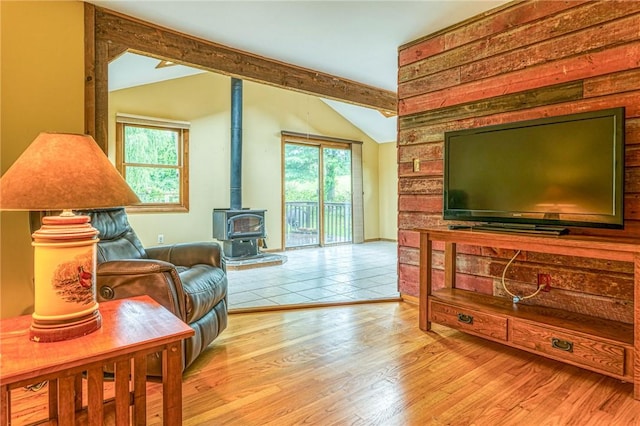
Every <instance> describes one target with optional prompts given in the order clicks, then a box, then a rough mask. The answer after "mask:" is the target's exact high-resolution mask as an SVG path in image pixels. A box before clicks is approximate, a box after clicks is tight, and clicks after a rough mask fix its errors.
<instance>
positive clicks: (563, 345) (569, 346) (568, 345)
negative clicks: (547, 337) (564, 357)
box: [551, 337, 573, 352]
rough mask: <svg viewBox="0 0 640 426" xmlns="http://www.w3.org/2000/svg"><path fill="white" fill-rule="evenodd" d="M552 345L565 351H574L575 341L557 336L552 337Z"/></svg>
mask: <svg viewBox="0 0 640 426" xmlns="http://www.w3.org/2000/svg"><path fill="white" fill-rule="evenodd" d="M551 346H552V347H554V348H556V349H560V350H561V351H565V352H573V343H572V342H569V341H568V340H561V339H558V338H556V337H552V338H551Z"/></svg>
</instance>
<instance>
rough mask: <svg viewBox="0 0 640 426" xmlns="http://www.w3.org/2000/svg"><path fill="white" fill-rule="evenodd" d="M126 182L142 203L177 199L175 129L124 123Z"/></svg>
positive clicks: (177, 146) (170, 201) (178, 188)
mask: <svg viewBox="0 0 640 426" xmlns="http://www.w3.org/2000/svg"><path fill="white" fill-rule="evenodd" d="M125 141H126V143H125V153H124V161H125V163H127V164H135V165H126V166H125V175H126V180H127V183H128V184H129V185H130V186H131V188H132V189H133V190H134V192H135V193H136V194H137V195H138V197H140V200H141V201H142V202H143V203H179V202H180V171H179V169H178V168H177V166H178V165H179V163H178V157H179V152H180V151H179V143H180V135H179V133H178V132H177V131H175V130H168V129H153V128H147V127H137V126H125Z"/></svg>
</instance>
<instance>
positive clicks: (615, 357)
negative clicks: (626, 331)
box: [509, 319, 625, 376]
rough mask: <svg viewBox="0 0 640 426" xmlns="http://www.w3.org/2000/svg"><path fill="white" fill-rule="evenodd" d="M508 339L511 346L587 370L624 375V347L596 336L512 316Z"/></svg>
mask: <svg viewBox="0 0 640 426" xmlns="http://www.w3.org/2000/svg"><path fill="white" fill-rule="evenodd" d="M509 340H510V342H511V344H512V345H513V346H514V347H519V348H522V349H525V350H528V351H530V352H535V353H538V354H541V355H544V356H547V357H550V358H554V359H558V360H560V361H565V362H570V363H572V364H577V365H579V366H584V367H586V368H589V369H590V370H596V371H602V372H607V373H613V374H616V375H619V376H624V375H625V368H624V366H625V348H624V347H623V346H620V345H616V344H612V343H609V342H606V341H604V340H600V339H598V338H595V337H584V336H580V335H577V334H575V333H572V332H570V331H567V330H557V329H554V328H550V327H546V326H538V325H535V324H529V323H526V322H522V321H519V320H517V319H512V320H511V326H510V339H509Z"/></svg>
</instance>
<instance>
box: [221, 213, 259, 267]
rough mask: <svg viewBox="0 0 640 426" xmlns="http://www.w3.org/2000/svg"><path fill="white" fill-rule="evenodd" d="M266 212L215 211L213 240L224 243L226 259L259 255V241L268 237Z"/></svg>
mask: <svg viewBox="0 0 640 426" xmlns="http://www.w3.org/2000/svg"><path fill="white" fill-rule="evenodd" d="M265 212H266V210H250V209H213V238H215V239H217V240H219V241H222V249H223V253H224V255H225V257H227V258H230V259H233V258H240V257H249V256H257V255H258V240H259V239H260V238H265V237H266V232H265V223H264V215H265Z"/></svg>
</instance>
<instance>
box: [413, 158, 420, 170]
mask: <svg viewBox="0 0 640 426" xmlns="http://www.w3.org/2000/svg"><path fill="white" fill-rule="evenodd" d="M413 171H414V172H419V171H420V159H419V158H414V159H413Z"/></svg>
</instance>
